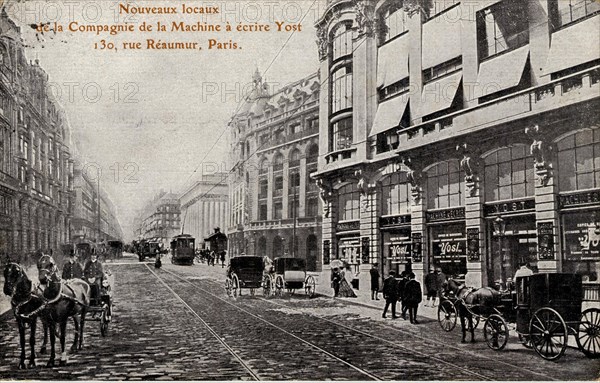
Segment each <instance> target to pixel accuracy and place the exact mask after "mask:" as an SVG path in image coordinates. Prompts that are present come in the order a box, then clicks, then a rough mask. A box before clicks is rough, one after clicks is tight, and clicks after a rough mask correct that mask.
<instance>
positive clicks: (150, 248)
mask: <svg viewBox="0 0 600 383" xmlns="http://www.w3.org/2000/svg"><path fill="white" fill-rule="evenodd" d="M160 244H161V243H160V242H159V241H158V239H157V238H150V239H142V240H140V242H139V245H138V252H137V254H138V259H139V261H140V262H144V260H145V259H146V258H149V257H156V256H157V255H158V254H160V253H161V248H160Z"/></svg>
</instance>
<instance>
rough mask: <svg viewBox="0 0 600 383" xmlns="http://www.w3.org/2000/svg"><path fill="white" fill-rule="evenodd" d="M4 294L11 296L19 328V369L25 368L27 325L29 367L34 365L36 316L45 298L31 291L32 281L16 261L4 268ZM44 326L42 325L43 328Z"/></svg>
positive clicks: (39, 313) (41, 308) (38, 314)
mask: <svg viewBox="0 0 600 383" xmlns="http://www.w3.org/2000/svg"><path fill="white" fill-rule="evenodd" d="M3 290H4V294H5V295H7V296H9V297H11V298H12V299H11V301H10V303H11V306H12V310H13V314H14V315H15V318H16V320H17V327H18V329H19V343H20V345H21V356H20V359H19V369H25V368H26V366H25V330H26V328H27V326H29V330H30V337H29V346H30V348H31V355H30V357H29V368H33V367H35V330H36V324H37V318H38V316H40V315H41V313H42V310H43V309H44V308H45V300H44V298H42V297H41V296H38V295H36V294H34V293H33V292H32V290H33V283H32V282H31V280H30V279H29V278H28V277H27V274H26V273H25V270H24V269H23V267H22V266H21V265H19V264H17V263H12V262H11V263H9V264H8V265H6V267H5V268H4V288H3ZM45 328H46V326H44V329H45Z"/></svg>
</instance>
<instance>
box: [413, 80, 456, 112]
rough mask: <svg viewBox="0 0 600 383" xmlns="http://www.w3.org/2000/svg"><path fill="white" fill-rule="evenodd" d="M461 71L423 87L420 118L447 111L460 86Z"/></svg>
mask: <svg viewBox="0 0 600 383" xmlns="http://www.w3.org/2000/svg"><path fill="white" fill-rule="evenodd" d="M461 80H462V71H458V72H456V73H454V74H451V75H449V76H445V77H442V78H440V79H439V80H435V81H431V82H429V83H427V84H425V85H424V86H423V92H422V93H421V116H427V115H429V114H432V113H435V112H438V111H440V110H444V109H448V108H449V107H450V106H451V105H452V102H454V98H455V97H456V92H457V91H458V87H459V86H460V82H461Z"/></svg>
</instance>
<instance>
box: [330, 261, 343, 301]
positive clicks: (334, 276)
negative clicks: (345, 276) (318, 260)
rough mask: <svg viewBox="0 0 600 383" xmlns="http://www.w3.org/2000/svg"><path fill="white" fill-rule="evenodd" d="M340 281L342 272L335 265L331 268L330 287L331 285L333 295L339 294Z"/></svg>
mask: <svg viewBox="0 0 600 383" xmlns="http://www.w3.org/2000/svg"><path fill="white" fill-rule="evenodd" d="M341 282H342V274H341V273H340V270H339V269H338V268H337V267H334V268H333V269H332V270H331V287H333V296H334V297H337V296H338V295H340V283H341Z"/></svg>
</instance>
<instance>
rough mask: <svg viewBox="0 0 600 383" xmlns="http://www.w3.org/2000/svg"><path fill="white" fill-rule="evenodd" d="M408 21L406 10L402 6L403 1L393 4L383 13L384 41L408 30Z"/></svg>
mask: <svg viewBox="0 0 600 383" xmlns="http://www.w3.org/2000/svg"><path fill="white" fill-rule="evenodd" d="M406 21H407V18H406V12H404V9H403V8H402V2H400V1H396V2H394V3H393V4H391V5H390V6H389V7H388V8H387V10H386V11H385V12H384V13H383V15H382V22H383V31H382V32H383V34H382V42H386V41H389V40H391V39H393V38H394V37H396V36H398V35H399V34H401V33H402V32H404V31H406Z"/></svg>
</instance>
